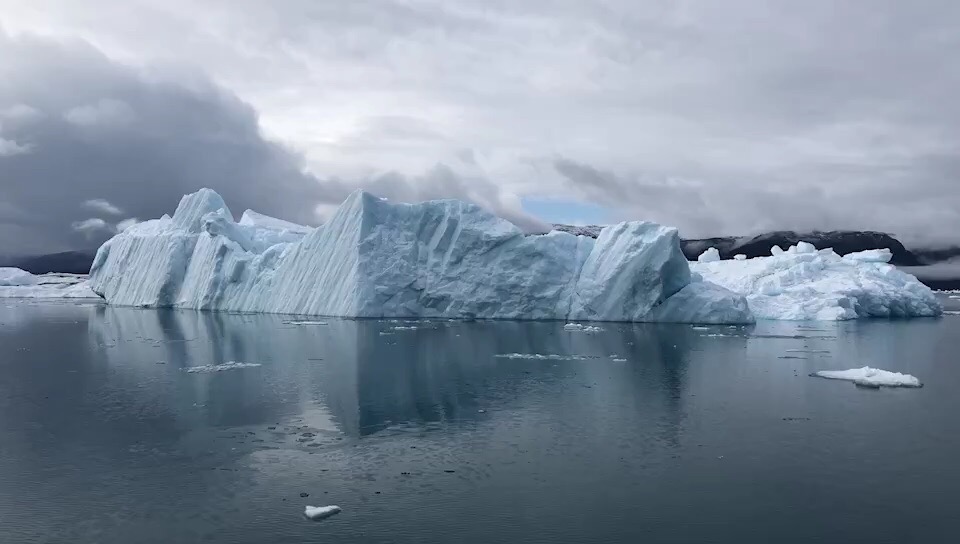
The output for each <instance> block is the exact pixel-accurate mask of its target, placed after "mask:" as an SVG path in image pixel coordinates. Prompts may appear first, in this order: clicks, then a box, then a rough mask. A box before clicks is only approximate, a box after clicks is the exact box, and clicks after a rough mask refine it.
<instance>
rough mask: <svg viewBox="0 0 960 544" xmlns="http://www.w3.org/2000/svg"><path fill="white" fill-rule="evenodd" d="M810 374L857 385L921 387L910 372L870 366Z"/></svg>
mask: <svg viewBox="0 0 960 544" xmlns="http://www.w3.org/2000/svg"><path fill="white" fill-rule="evenodd" d="M811 375H812V376H817V377H820V378H827V379H831V380H847V381H851V382H854V383H855V384H858V385H865V386H870V387H879V386H886V387H923V384H922V383H920V380H918V379H917V378H916V377H914V376H911V375H910V374H901V373H899V372H890V371H888V370H880V369H878V368H870V367H869V366H865V367H862V368H851V369H850V370H821V371H819V372H814V373H813V374H811Z"/></svg>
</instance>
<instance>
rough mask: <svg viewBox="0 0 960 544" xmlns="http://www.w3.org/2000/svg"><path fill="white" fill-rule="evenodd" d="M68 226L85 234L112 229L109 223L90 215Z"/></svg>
mask: <svg viewBox="0 0 960 544" xmlns="http://www.w3.org/2000/svg"><path fill="white" fill-rule="evenodd" d="M70 226H71V228H73V230H75V231H77V232H81V233H83V234H86V235H92V234H94V233H96V232H97V231H101V230H112V229H111V227H110V225H109V224H107V222H106V221H104V220H103V219H100V218H99V217H91V218H90V219H84V220H83V221H77V222H75V223H73V224H72V225H70Z"/></svg>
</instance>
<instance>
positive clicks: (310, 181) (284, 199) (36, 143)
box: [0, 33, 525, 253]
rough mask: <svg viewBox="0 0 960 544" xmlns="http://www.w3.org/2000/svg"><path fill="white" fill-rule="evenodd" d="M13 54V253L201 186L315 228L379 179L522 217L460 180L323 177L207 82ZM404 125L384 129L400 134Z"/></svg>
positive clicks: (56, 46)
mask: <svg viewBox="0 0 960 544" xmlns="http://www.w3.org/2000/svg"><path fill="white" fill-rule="evenodd" d="M0 58H4V59H5V62H4V63H3V64H2V65H0V111H2V112H5V115H6V117H4V119H3V123H4V124H3V131H4V132H3V134H4V137H5V138H8V139H12V140H13V141H16V142H22V144H18V145H28V146H29V148H30V152H29V153H18V154H9V153H8V154H6V155H5V156H3V157H0V189H2V190H0V194H2V197H3V199H4V202H5V203H6V205H7V206H8V207H10V208H12V209H17V210H25V211H27V212H28V213H25V214H22V215H20V216H18V217H12V216H10V217H6V218H4V221H5V222H6V223H10V224H15V225H16V226H17V228H16V229H13V228H12V227H11V228H8V227H5V228H4V229H2V230H0V245H2V247H4V250H5V252H6V253H31V252H43V251H53V250H59V249H69V248H77V247H88V246H90V245H91V244H96V243H99V242H101V241H102V240H104V239H105V238H106V237H107V236H108V235H109V234H111V233H112V231H114V230H115V228H121V226H120V225H117V226H112V225H111V224H110V223H108V222H106V221H104V219H103V218H90V217H89V215H90V211H91V210H95V211H97V212H99V213H100V214H103V215H114V216H115V215H119V214H120V213H125V214H128V215H130V216H135V217H147V218H152V217H159V216H160V215H162V214H163V213H169V212H171V211H172V210H173V209H174V208H175V207H176V204H177V202H178V201H179V199H180V197H181V196H182V195H183V194H184V193H187V192H192V191H195V190H197V189H198V188H200V187H210V188H212V189H214V190H216V191H218V192H220V193H221V195H223V197H224V199H225V200H226V201H227V203H228V205H229V206H230V207H231V208H232V209H233V211H234V212H235V213H238V214H239V213H240V212H241V211H242V210H244V209H246V208H252V209H255V210H257V211H260V212H262V213H266V214H269V215H274V216H277V217H282V218H285V219H289V220H291V221H296V222H299V223H304V224H316V223H317V222H318V217H317V216H316V215H315V213H314V210H315V207H316V205H317V204H318V203H324V202H325V203H339V202H340V201H341V200H342V199H343V198H344V197H345V196H346V195H347V194H349V192H350V191H352V190H354V189H356V188H358V187H366V184H367V182H368V181H369V182H370V187H367V188H369V189H370V190H373V191H375V192H378V193H381V194H386V195H388V196H393V197H397V196H404V197H411V198H415V199H418V198H422V197H423V198H425V197H455V198H465V199H469V200H473V201H475V202H477V203H479V204H481V205H485V206H488V207H490V208H491V209H493V210H494V211H501V210H500V208H503V210H504V211H505V212H506V213H507V214H508V215H509V214H510V213H511V208H510V207H509V206H507V205H506V204H504V203H503V202H501V198H500V196H499V189H498V188H497V187H496V185H493V184H490V183H489V181H487V180H485V179H482V178H463V177H460V176H458V175H457V174H455V173H453V172H452V171H449V170H442V169H439V170H437V171H436V172H432V173H428V174H426V175H424V176H421V177H420V178H415V177H405V176H390V175H381V176H379V177H376V176H374V177H354V178H349V179H338V178H332V177H331V178H329V179H321V178H318V177H317V176H315V175H313V174H310V173H308V172H307V171H306V169H305V167H304V164H303V158H302V157H301V156H300V155H299V154H297V153H295V152H293V151H291V150H289V149H287V148H285V147H283V146H281V145H280V144H277V143H274V142H272V141H270V140H269V139H267V138H265V137H264V136H263V135H262V133H261V131H260V127H259V125H258V118H257V113H256V112H255V111H254V110H253V108H252V107H250V106H249V105H248V104H246V103H244V102H243V101H241V100H239V99H238V98H236V97H235V96H234V95H232V94H231V93H229V92H227V91H225V90H224V89H222V88H219V87H216V86H215V85H213V84H211V83H209V82H207V81H205V80H204V79H203V78H202V77H194V78H192V79H190V80H189V81H181V80H177V79H170V78H165V77H160V76H158V75H157V74H156V73H153V72H149V71H146V70H143V69H137V68H133V67H129V66H125V65H123V64H119V63H117V62H115V61H112V60H110V59H109V58H107V57H106V56H104V55H103V54H102V53H100V52H99V51H98V50H97V49H95V48H93V47H92V46H91V45H89V44H87V43H85V42H81V41H72V42H68V43H61V42H54V41H49V40H46V39H41V38H37V37H30V36H27V37H18V38H12V37H10V36H7V35H4V34H2V33H0ZM7 59H11V60H10V61H7ZM14 118H15V120H16V122H12V121H11V119H14ZM402 125H403V123H402V120H398V119H390V120H387V121H385V122H383V123H380V125H379V126H380V127H381V128H383V127H386V128H388V129H389V130H392V131H394V132H395V133H398V134H400V133H403V130H402ZM412 130H413V132H412V133H413V134H421V135H422V134H424V132H423V130H420V129H412ZM437 172H442V175H441V174H438V173H437ZM420 181H423V183H424V186H423V187H419V188H415V189H414V188H411V187H407V186H406V185H408V184H412V183H418V182H420ZM104 197H107V198H109V200H105V199H104ZM515 210H516V207H514V208H513V211H515ZM514 216H515V218H516V219H517V220H519V221H521V222H522V221H523V220H524V219H525V217H524V216H523V215H522V213H515V214H514ZM24 233H26V236H25V235H24Z"/></svg>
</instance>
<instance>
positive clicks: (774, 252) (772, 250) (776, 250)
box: [770, 246, 783, 257]
mask: <svg viewBox="0 0 960 544" xmlns="http://www.w3.org/2000/svg"><path fill="white" fill-rule="evenodd" d="M770 254H771V255H773V256H774V257H776V256H777V255H782V254H783V248H782V247H780V246H773V247H771V248H770Z"/></svg>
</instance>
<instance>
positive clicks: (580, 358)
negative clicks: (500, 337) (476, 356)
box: [494, 353, 587, 361]
mask: <svg viewBox="0 0 960 544" xmlns="http://www.w3.org/2000/svg"><path fill="white" fill-rule="evenodd" d="M494 357H497V358H498V359H533V360H535V361H585V360H587V357H585V356H583V355H554V354H550V355H543V354H541V353H501V354H499V355H494Z"/></svg>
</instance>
